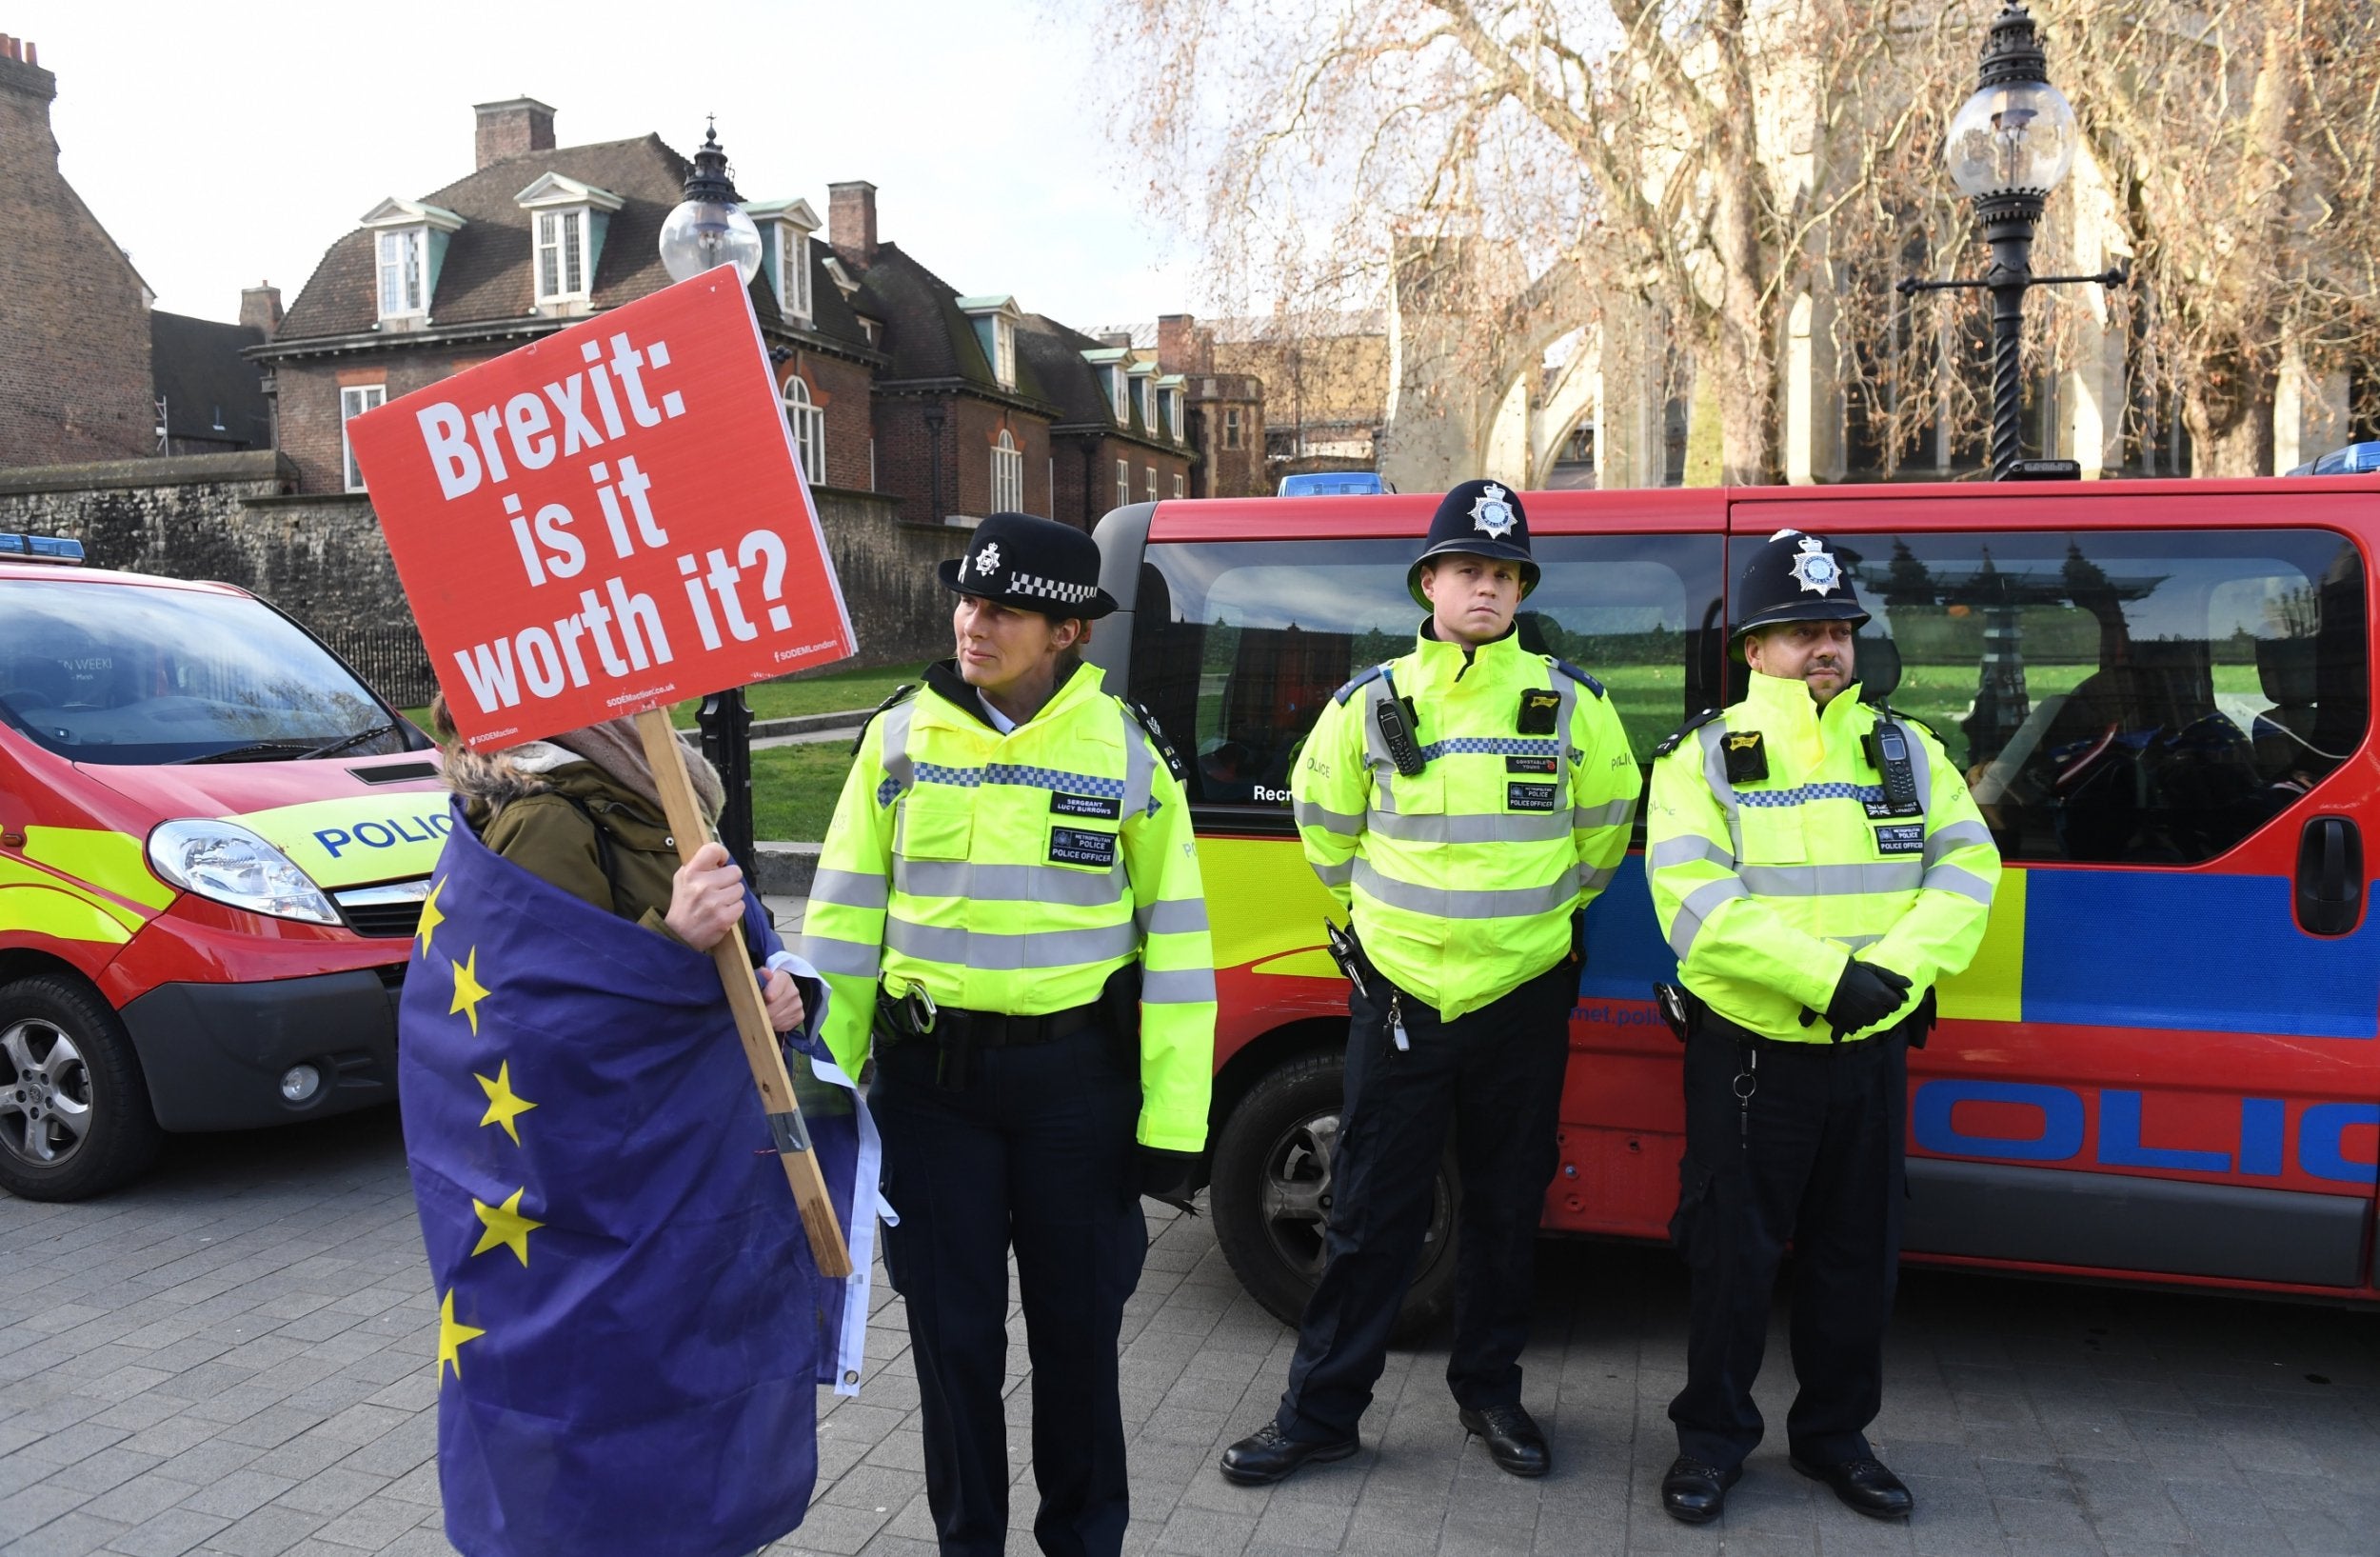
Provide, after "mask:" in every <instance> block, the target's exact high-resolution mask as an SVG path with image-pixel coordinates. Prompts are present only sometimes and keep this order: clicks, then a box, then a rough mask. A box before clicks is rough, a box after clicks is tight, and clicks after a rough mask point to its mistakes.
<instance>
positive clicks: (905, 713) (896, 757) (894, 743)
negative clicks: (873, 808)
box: [877, 692, 925, 805]
mask: <svg viewBox="0 0 2380 1557" xmlns="http://www.w3.org/2000/svg"><path fill="white" fill-rule="evenodd" d="M924 695H925V694H924V693H922V692H919V693H916V694H914V695H912V696H909V697H905V698H903V699H902V700H901V701H900V702H898V703H896V704H894V705H893V706H892V707H891V708H889V709H885V710H884V711H883V713H881V714H879V715H878V716H877V717H878V719H879V720H881V721H882V722H883V727H884V745H883V754H884V779H885V782H886V783H888V784H890V785H891V786H892V787H893V794H894V795H895V796H899V795H900V794H901V793H902V791H904V790H906V789H907V788H909V787H910V786H911V785H913V784H915V783H916V782H917V774H916V773H915V771H914V770H913V769H912V768H911V766H910V762H909V721H910V719H911V717H912V716H913V715H915V714H916V712H917V708H918V698H920V697H922V696H924ZM877 804H879V805H890V804H891V802H890V801H889V800H880V801H878V802H877Z"/></svg>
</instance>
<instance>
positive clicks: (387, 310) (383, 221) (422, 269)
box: [363, 199, 463, 329]
mask: <svg viewBox="0 0 2380 1557" xmlns="http://www.w3.org/2000/svg"><path fill="white" fill-rule="evenodd" d="M363 225H364V229H365V230H366V231H367V232H370V233H371V234H372V274H373V277H374V282H375V285H374V288H373V294H374V298H375V300H376V301H377V303H378V305H379V309H378V317H379V320H380V322H381V324H382V325H384V326H387V327H393V328H395V329H411V328H414V327H418V326H420V325H423V324H426V323H427V322H428V317H429V300H430V298H431V296H432V295H433V294H434V293H436V291H437V290H438V267H439V264H440V262H441V261H443V260H444V259H445V258H446V236H447V234H449V233H451V232H453V231H455V230H457V229H459V228H461V227H462V226H463V218H462V217H460V216H457V215H456V214H455V213H454V212H453V211H450V210H446V209H445V208H444V207H440V206H426V205H424V204H422V202H420V201H418V200H393V199H391V200H384V201H382V202H381V203H380V204H379V205H377V206H375V207H373V208H372V209H371V210H369V211H367V212H366V213H365V216H364V224H363Z"/></svg>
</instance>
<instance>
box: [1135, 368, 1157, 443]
mask: <svg viewBox="0 0 2380 1557" xmlns="http://www.w3.org/2000/svg"><path fill="white" fill-rule="evenodd" d="M1132 414H1133V415H1134V416H1136V417H1138V418H1139V419H1140V429H1141V430H1142V431H1143V432H1147V433H1149V434H1151V435H1152V436H1153V435H1155V433H1156V431H1157V413H1156V411H1155V410H1154V409H1151V408H1150V406H1149V377H1148V375H1147V374H1146V373H1135V374H1133V375H1132Z"/></svg>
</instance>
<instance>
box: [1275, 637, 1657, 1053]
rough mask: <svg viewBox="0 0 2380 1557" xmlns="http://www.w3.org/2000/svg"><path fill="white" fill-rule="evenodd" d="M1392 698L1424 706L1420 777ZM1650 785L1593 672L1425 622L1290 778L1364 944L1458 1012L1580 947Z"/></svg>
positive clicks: (1316, 736) (1327, 882)
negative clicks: (1406, 765) (1446, 637)
mask: <svg viewBox="0 0 2380 1557" xmlns="http://www.w3.org/2000/svg"><path fill="white" fill-rule="evenodd" d="M1391 683H1394V684H1395V692H1394V693H1393V694H1392V693H1391V691H1390V684H1391ZM1525 694H1536V696H1535V698H1534V700H1533V701H1534V704H1535V708H1534V709H1533V711H1531V712H1529V713H1526V714H1524V712H1523V709H1524V696H1525ZM1392 695H1394V696H1397V697H1403V698H1410V699H1411V700H1412V702H1413V706H1414V710H1415V712H1416V713H1417V715H1418V729H1416V731H1415V739H1416V740H1417V741H1418V743H1419V745H1420V747H1421V749H1422V754H1423V756H1424V757H1426V758H1427V759H1428V764H1429V765H1428V766H1427V767H1426V768H1424V769H1422V770H1421V771H1420V772H1419V773H1418V774H1416V775H1414V776H1413V777H1411V778H1407V777H1405V776H1404V775H1402V774H1400V773H1398V771H1397V763H1396V759H1395V758H1394V757H1393V756H1392V755H1391V754H1390V752H1389V749H1388V747H1387V745H1386V743H1385V742H1384V741H1383V740H1382V739H1381V735H1380V728H1379V721H1378V714H1377V712H1376V711H1375V710H1376V709H1378V706H1379V704H1380V702H1381V701H1382V700H1383V699H1385V698H1388V697H1390V696H1392ZM1549 696H1550V699H1551V701H1552V702H1553V705H1554V706H1553V707H1552V708H1551V709H1546V708H1545V707H1544V704H1545V702H1546V701H1547V700H1548V698H1549ZM1642 783H1643V781H1642V778H1641V777H1640V775H1639V774H1638V773H1637V771H1636V758H1635V756H1634V755H1632V754H1631V753H1630V751H1629V749H1628V732H1627V731H1626V730H1625V729H1621V728H1620V722H1619V715H1618V713H1616V711H1615V710H1614V709H1613V708H1612V704H1611V700H1610V699H1609V698H1608V697H1606V696H1604V694H1603V689H1602V688H1601V687H1600V686H1597V684H1596V683H1595V682H1594V681H1593V680H1592V679H1590V678H1588V677H1587V676H1586V675H1585V673H1584V672H1583V671H1573V670H1571V669H1570V668H1568V667H1566V666H1563V665H1561V664H1560V662H1558V661H1556V660H1551V659H1548V658H1547V657H1545V656H1544V655H1542V654H1532V653H1529V652H1528V651H1527V650H1525V649H1522V648H1521V647H1520V645H1519V641H1518V639H1517V636H1516V635H1514V634H1510V633H1508V634H1506V635H1505V636H1504V637H1502V638H1499V639H1497V641H1496V642H1494V643H1492V644H1487V645H1485V646H1483V647H1481V648H1479V649H1464V648H1463V647H1462V646H1461V645H1459V644H1451V643H1444V642H1441V641H1439V640H1438V639H1437V638H1435V637H1432V636H1430V635H1429V632H1428V629H1427V626H1426V624H1425V626H1424V629H1423V632H1422V635H1421V637H1420V638H1419V639H1418V642H1417V643H1416V644H1415V646H1414V651H1413V652H1412V653H1410V654H1407V655H1405V656H1404V657H1403V658H1402V659H1398V660H1396V661H1393V662H1391V663H1390V664H1389V665H1388V666H1387V667H1386V668H1385V673H1383V671H1382V670H1380V669H1375V670H1373V671H1372V672H1370V673H1369V674H1368V675H1365V676H1359V677H1358V678H1357V679H1356V680H1354V681H1352V682H1350V683H1348V684H1347V685H1346V686H1345V687H1342V688H1340V689H1339V694H1338V696H1337V697H1336V698H1335V699H1334V700H1333V702H1332V703H1331V705H1330V706H1329V707H1327V708H1325V709H1323V710H1322V717H1321V718H1320V719H1319V721H1317V722H1316V724H1315V727H1314V733H1313V734H1311V735H1309V736H1308V737H1307V738H1306V744H1305V748H1304V749H1303V750H1302V751H1301V752H1299V757H1298V765H1297V770H1296V771H1295V772H1294V773H1293V774H1292V775H1291V777H1290V781H1289V790H1290V798H1291V800H1292V802H1293V803H1294V805H1295V808H1296V815H1297V820H1298V830H1299V835H1300V837H1302V838H1303V840H1304V842H1305V852H1306V858H1307V860H1309V861H1310V862H1312V864H1313V866H1314V870H1315V873H1316V874H1317V875H1319V876H1320V877H1321V878H1322V885H1323V886H1325V887H1327V888H1330V890H1331V894H1332V895H1333V896H1334V897H1336V898H1338V899H1339V903H1340V904H1341V905H1342V906H1344V907H1346V908H1349V910H1350V911H1351V914H1352V916H1353V918H1354V920H1355V927H1356V937H1357V939H1358V940H1359V941H1361V942H1362V943H1363V950H1364V954H1365V955H1366V956H1368V957H1369V958H1370V959H1371V960H1372V963H1373V966H1375V967H1377V968H1378V969H1379V970H1380V971H1381V972H1382V973H1385V974H1387V975H1388V977H1389V979H1390V981H1391V982H1393V983H1394V984H1395V985H1396V986H1397V987H1398V988H1400V989H1404V990H1408V991H1410V992H1412V993H1413V994H1415V995H1417V996H1418V997H1420V998H1421V999H1422V1000H1425V1001H1427V1002H1428V1003H1429V1004H1430V1005H1432V1006H1434V1007H1436V1008H1438V1011H1439V1013H1440V1014H1441V1015H1443V1016H1444V1017H1446V1018H1447V1019H1448V1020H1450V1021H1451V1020H1453V1019H1454V1018H1456V1017H1458V1016H1461V1015H1462V1014H1463V1013H1464V1012H1466V1011H1473V1010H1477V1009H1478V1008H1480V1007H1482V1006H1485V1005H1488V1004H1490V1003H1491V1002H1494V1001H1496V1000H1498V999H1500V998H1502V997H1503V996H1505V995H1507V994H1509V993H1511V992H1512V991H1513V990H1514V989H1517V988H1519V987H1520V986H1521V985H1522V984H1524V983H1526V982H1528V981H1529V980H1530V979H1533V978H1535V977H1537V975H1538V974H1540V973H1542V972H1544V971H1545V970H1546V969H1547V968H1551V967H1553V966H1554V965H1555V964H1556V963H1557V962H1559V961H1560V960H1561V959H1562V958H1564V957H1566V956H1568V955H1569V954H1570V933H1571V931H1570V919H1571V915H1572V914H1574V913H1576V912H1577V911H1578V910H1580V909H1582V908H1585V907H1586V906H1587V905H1588V904H1589V903H1591V902H1593V901H1594V900H1595V896H1596V894H1597V892H1600V891H1601V890H1603V888H1604V887H1605V886H1607V885H1608V884H1609V883H1610V882H1611V879H1612V872H1613V870H1614V869H1615V868H1616V867H1617V866H1618V864H1619V860H1620V856H1621V855H1623V854H1625V853H1626V852H1627V851H1628V827H1629V824H1630V822H1632V821H1633V820H1634V819H1635V817H1636V793H1637V790H1638V789H1639V788H1641V787H1642Z"/></svg>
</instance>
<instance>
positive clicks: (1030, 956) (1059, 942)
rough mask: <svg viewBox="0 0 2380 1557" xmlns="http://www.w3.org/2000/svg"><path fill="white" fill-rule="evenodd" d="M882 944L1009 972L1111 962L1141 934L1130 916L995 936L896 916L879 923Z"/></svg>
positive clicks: (933, 959) (956, 964) (1133, 947)
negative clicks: (1096, 925)
mask: <svg viewBox="0 0 2380 1557" xmlns="http://www.w3.org/2000/svg"><path fill="white" fill-rule="evenodd" d="M884 948H885V949H886V950H888V951H898V952H900V953H901V954H902V956H904V957H915V958H916V959H918V961H920V962H929V963H940V964H941V965H942V966H943V967H945V968H975V969H977V970H978V971H981V972H986V973H1013V972H1018V971H1021V970H1022V969H1025V968H1077V967H1081V965H1083V964H1085V963H1103V962H1113V961H1114V960H1116V959H1117V958H1119V957H1129V956H1131V955H1133V953H1135V952H1137V951H1139V950H1140V931H1139V930H1138V929H1136V928H1134V927H1133V925H1132V922H1131V921H1130V920H1124V921H1122V922H1121V923H1120V924H1114V925H1102V926H1100V927H1099V928H1095V929H1059V930H1034V931H1028V932H1026V933H1023V934H1019V935H994V934H989V933H986V932H984V931H982V930H966V929H956V928H948V927H944V926H939V925H919V924H912V923H911V922H910V921H908V920H906V919H903V918H902V917H900V916H899V915H898V914H896V915H894V916H892V917H891V918H889V919H886V920H885V921H884Z"/></svg>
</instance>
